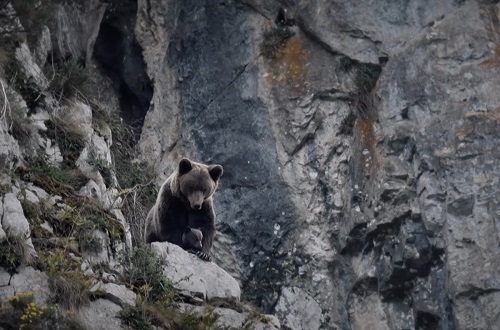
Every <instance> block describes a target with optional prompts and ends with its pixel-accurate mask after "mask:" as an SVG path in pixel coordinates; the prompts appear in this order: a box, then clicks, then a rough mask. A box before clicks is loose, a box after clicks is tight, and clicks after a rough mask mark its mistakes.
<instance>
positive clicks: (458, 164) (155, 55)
mask: <svg viewBox="0 0 500 330" xmlns="http://www.w3.org/2000/svg"><path fill="white" fill-rule="evenodd" d="M279 8H284V9H286V11H285V23H290V24H289V25H292V26H287V27H286V28H287V29H288V31H287V33H288V34H292V33H293V36H292V37H290V38H289V39H286V42H283V43H280V44H278V45H277V47H276V51H275V52H274V53H272V54H271V56H270V55H269V52H268V50H267V49H266V48H265V47H266V46H265V41H266V36H265V35H266V32H269V31H270V33H272V32H273V31H274V32H275V33H278V32H279V31H278V32H276V31H277V30H276V23H275V18H276V16H277V15H278V13H279V12H280V10H279ZM498 9H499V7H498V4H497V2H496V1H442V2H440V3H439V5H436V4H435V3H434V2H429V1H414V2H408V1H397V2H394V1H382V2H370V1H358V2H356V3H348V2H342V1H331V2H320V1H309V2H299V1H275V2H267V1H266V2H264V1H252V0H248V1H218V2H213V1H202V2H200V1H173V0H172V1H168V2H165V1H148V2H146V1H139V3H138V15H137V22H136V27H135V36H136V38H137V40H138V42H139V44H140V45H141V47H142V49H143V55H144V60H145V63H146V68H147V73H148V76H149V77H150V79H151V81H153V82H154V83H153V85H154V87H153V89H154V92H153V96H152V101H151V107H150V109H149V112H148V113H147V115H146V118H145V122H144V126H143V131H142V135H141V141H140V147H141V150H142V154H143V156H144V158H145V159H147V160H148V161H149V162H150V163H151V165H152V166H154V167H155V168H156V171H157V173H158V178H159V181H161V179H162V178H164V177H165V175H166V174H168V173H169V172H170V171H171V170H172V166H173V164H175V161H176V160H177V159H179V157H181V156H182V155H184V156H189V157H193V158H195V159H197V160H199V161H204V162H216V163H220V164H222V165H223V166H224V169H225V173H224V177H223V179H222V181H221V185H220V188H219V189H220V190H219V192H218V193H217V196H216V207H217V212H218V221H219V223H218V230H219V231H220V232H221V233H222V235H221V237H220V240H219V241H220V243H221V244H219V245H217V246H216V247H217V250H216V254H218V256H219V259H218V260H219V262H220V264H221V265H222V266H223V267H224V268H226V269H228V270H231V271H232V272H233V273H236V272H237V273H238V274H237V275H238V276H241V281H242V283H243V295H244V296H246V298H247V299H251V300H254V301H256V302H257V303H258V304H260V305H261V307H262V308H263V309H264V310H265V311H266V312H274V313H276V314H277V315H281V318H282V319H281V321H282V323H283V324H284V325H286V326H288V327H290V328H294V329H300V328H303V329H306V328H307V329H313V328H314V329H317V328H319V327H320V326H323V327H324V328H340V329H347V328H352V329H363V328H365V327H366V326H368V324H370V325H371V326H372V327H373V328H376V329H383V328H409V329H411V328H417V329H427V328H428V329H434V328H439V329H468V328H473V327H477V328H482V329H493V328H494V327H495V324H496V323H497V321H498V317H499V314H498V310H499V307H500V306H499V304H500V296H499V295H498V290H499V289H500V286H499V283H498V274H499V273H500V272H499V268H500V264H499V262H498V256H499V253H500V252H499V250H498V240H499V236H498V232H497V231H498V219H499V211H498V210H499V209H498V207H499V206H498V203H499V200H500V198H499V190H498V180H499V176H498V174H499V173H498V172H499V170H498V166H497V164H498V161H499V156H500V155H499V152H498V150H499V148H498V147H499V139H498V136H499V133H500V129H499V128H498V127H499V126H498V122H499V120H500V119H499V118H500V117H499V116H500V115H499V114H500V112H499V111H500V110H499V106H498V104H499V100H498V96H497V94H498V93H496V86H497V85H498V79H499V78H498V74H497V70H498V63H499V60H498V42H499V37H498V36H499V33H500V30H499V28H500V26H499V23H498V22H499V17H498ZM281 18H283V17H281ZM285 25H287V24H285ZM283 29H284V28H283ZM275 40H276V39H275ZM263 44H264V45H263ZM261 45H263V46H261ZM231 251H232V253H230V252H231ZM304 299H305V300H307V299H310V300H311V301H315V303H314V304H313V303H309V304H305V306H309V307H310V308H300V307H297V306H301V305H300V304H301V301H302V300H304ZM287 315H288V316H287Z"/></svg>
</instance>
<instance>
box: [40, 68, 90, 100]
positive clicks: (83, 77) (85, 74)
mask: <svg viewBox="0 0 500 330" xmlns="http://www.w3.org/2000/svg"><path fill="white" fill-rule="evenodd" d="M54 67H55V69H54V71H53V76H54V79H52V81H51V82H50V84H49V90H50V91H51V92H52V93H53V94H54V95H55V96H56V97H57V98H59V99H70V98H72V97H74V96H75V95H77V93H81V94H82V95H87V94H88V93H89V89H90V81H91V79H90V72H89V70H87V69H85V68H84V67H83V66H81V65H79V64H78V63H76V62H75V61H63V62H59V63H55V64H54ZM50 70H52V67H51V66H49V67H47V69H46V71H50ZM47 76H50V72H47Z"/></svg>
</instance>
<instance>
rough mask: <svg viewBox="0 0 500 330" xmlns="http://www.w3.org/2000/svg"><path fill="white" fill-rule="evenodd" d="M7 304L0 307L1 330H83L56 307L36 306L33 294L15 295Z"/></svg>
mask: <svg viewBox="0 0 500 330" xmlns="http://www.w3.org/2000/svg"><path fill="white" fill-rule="evenodd" d="M7 303H8V304H7ZM7 303H6V304H3V305H2V306H0V328H2V329H33V330H34V329H37V330H38V329H40V330H49V329H74V330H83V329H85V328H84V327H83V325H82V324H81V323H80V322H79V321H77V320H76V319H75V318H74V316H73V314H71V313H70V312H61V311H59V309H58V307H57V305H53V304H49V305H40V304H37V303H36V302H35V299H34V295H33V292H21V293H17V294H16V295H14V296H10V297H8V298H7Z"/></svg>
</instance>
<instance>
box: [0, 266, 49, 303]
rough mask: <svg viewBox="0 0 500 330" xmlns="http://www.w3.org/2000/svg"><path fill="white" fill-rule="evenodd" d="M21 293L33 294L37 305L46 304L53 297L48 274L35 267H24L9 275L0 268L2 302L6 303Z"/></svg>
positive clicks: (0, 298) (0, 296) (0, 297)
mask: <svg viewBox="0 0 500 330" xmlns="http://www.w3.org/2000/svg"><path fill="white" fill-rule="evenodd" d="M21 292H32V293H33V297H34V298H35V302H36V303H37V304H46V303H47V300H48V299H49V298H50V295H51V292H50V289H49V278H48V276H47V274H45V273H43V272H41V271H39V270H36V269H34V268H33V267H22V268H20V269H18V272H17V273H16V274H13V275H9V274H8V273H7V272H6V271H4V270H3V269H2V268H0V300H1V301H6V300H7V298H9V297H11V296H13V295H15V294H18V293H21Z"/></svg>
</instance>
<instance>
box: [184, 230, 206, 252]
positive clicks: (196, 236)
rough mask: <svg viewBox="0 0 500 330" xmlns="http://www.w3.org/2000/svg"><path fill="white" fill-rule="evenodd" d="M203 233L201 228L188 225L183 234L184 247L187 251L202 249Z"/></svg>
mask: <svg viewBox="0 0 500 330" xmlns="http://www.w3.org/2000/svg"><path fill="white" fill-rule="evenodd" d="M202 240H203V233H202V232H201V230H199V229H195V228H191V227H186V229H184V233H183V234H182V248H183V249H184V250H187V251H201V248H202V247H203V243H202Z"/></svg>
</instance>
